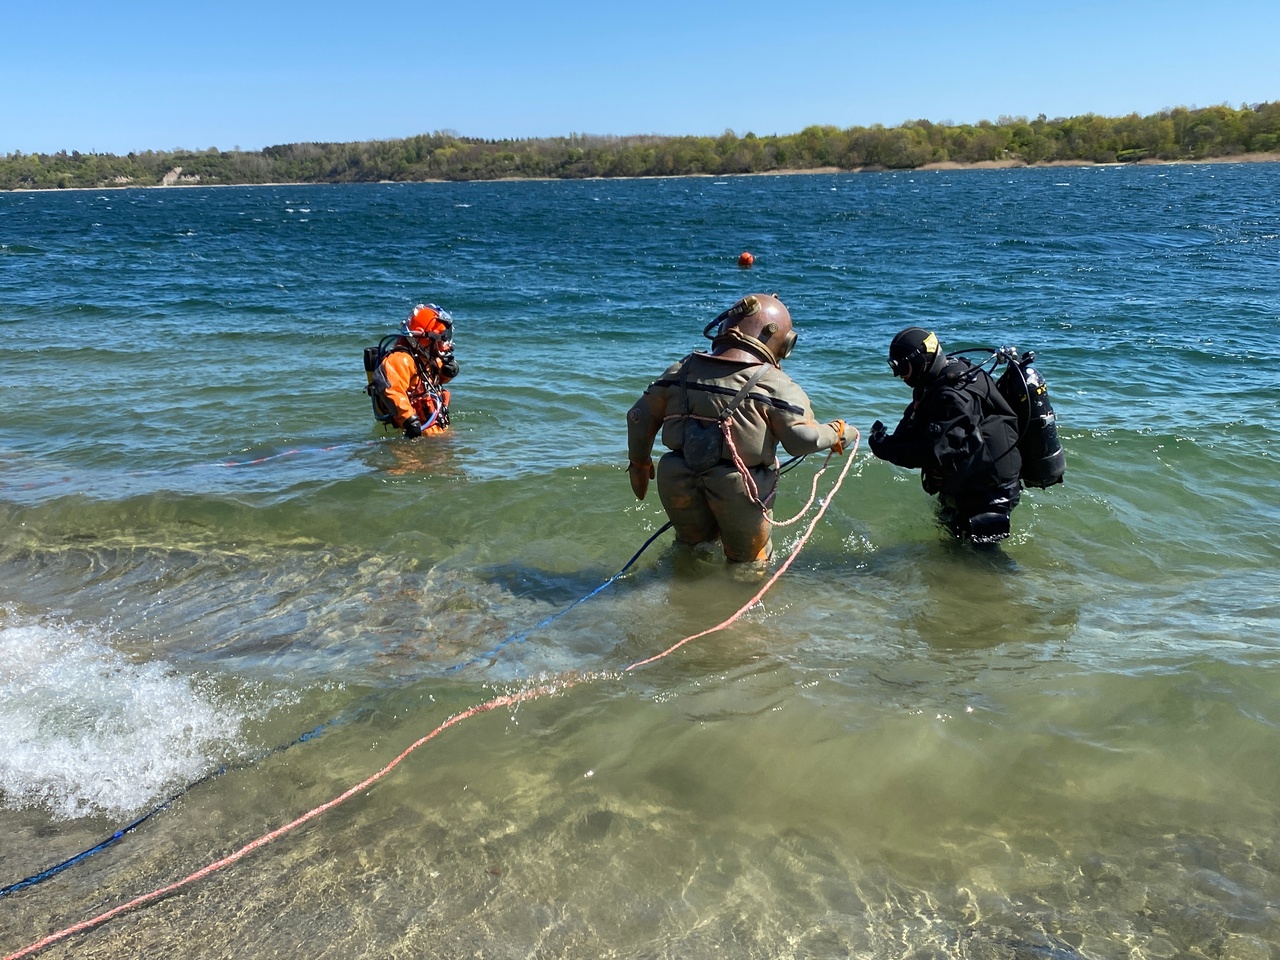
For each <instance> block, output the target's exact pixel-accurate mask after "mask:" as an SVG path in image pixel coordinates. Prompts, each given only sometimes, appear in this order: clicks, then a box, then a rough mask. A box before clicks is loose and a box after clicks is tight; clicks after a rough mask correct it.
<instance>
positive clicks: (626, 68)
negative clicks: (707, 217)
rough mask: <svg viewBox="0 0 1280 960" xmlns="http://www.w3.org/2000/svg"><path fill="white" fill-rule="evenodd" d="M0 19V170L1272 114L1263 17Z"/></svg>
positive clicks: (1075, 8) (381, 8)
mask: <svg viewBox="0 0 1280 960" xmlns="http://www.w3.org/2000/svg"><path fill="white" fill-rule="evenodd" d="M11 13H12V11H11ZM4 20H5V27H4V30H5V34H6V36H5V39H4V41H3V44H0V51H2V52H0V90H2V91H3V92H0V155H2V154H9V153H12V152H14V151H22V152H24V153H31V152H45V153H49V152H54V151H57V150H64V149H65V150H79V151H81V152H84V153H88V152H99V153H127V152H129V151H131V150H146V149H154V150H171V149H174V148H178V147H182V148H189V149H204V148H207V147H218V148H219V149H223V150H229V149H233V148H235V147H240V148H242V149H245V150H257V149H261V148H262V147H264V146H269V145H271V144H275V143H292V142H298V141H307V140H315V141H356V140H382V139H394V138H398V137H406V136H412V135H414V134H418V133H428V132H431V131H436V130H448V131H452V132H454V133H458V134H461V135H464V136H473V137H486V138H505V137H540V136H564V135H567V134H570V133H589V134H617V135H625V134H644V133H657V134H670V135H681V134H698V135H710V136H716V135H719V134H720V133H722V132H723V131H725V130H733V131H734V132H736V133H738V134H739V135H741V134H744V133H747V132H754V133H757V134H760V135H767V134H774V133H777V134H786V133H795V132H797V131H799V130H802V129H803V128H804V127H806V126H808V125H810V124H831V125H835V126H838V127H850V126H866V125H870V124H873V123H881V124H884V125H886V126H896V125H897V124H900V123H902V122H903V121H905V120H910V119H919V118H923V119H928V120H933V121H936V122H954V123H966V122H969V123H972V122H976V121H978V120H983V119H987V120H992V121H995V120H997V119H998V118H999V117H1000V116H1001V115H1008V116H1020V115H1021V116H1027V117H1034V116H1036V115H1037V114H1040V113H1043V114H1045V115H1046V116H1048V117H1050V118H1053V117H1059V116H1073V115H1077V114H1083V113H1098V114H1103V115H1106V116H1118V115H1124V114H1128V113H1133V112H1137V113H1140V114H1143V115H1146V114H1150V113H1155V112H1158V111H1160V110H1162V109H1165V108H1167V107H1175V106H1186V107H1193V106H1200V107H1204V106H1210V105H1213V104H1220V103H1227V104H1230V105H1231V106H1233V107H1238V106H1240V104H1242V103H1246V102H1248V103H1254V102H1258V101H1267V100H1278V99H1280V54H1277V52H1276V51H1277V49H1280V47H1278V41H1277V37H1280V2H1276V0H1219V2H1217V3H1204V2H1203V0H1201V2H1197V3H1191V2H1187V0H1160V2H1155V0H1152V2H1147V0H1141V2H1127V0H1105V2H1094V0H1082V2H1056V3H1048V2H1037V0H1024V2H1020V3H1019V2H1008V0H1003V2H988V0H966V2H958V0H948V2H934V0H915V2H910V3H903V2H896V3H895V2H893V0H882V2H877V3H864V2H862V0H811V2H806V0H791V2H787V0H775V2H758V0H739V2H734V3H714V4H712V3H701V2H698V0H684V2H673V0H650V2H645V3H617V2H609V0H597V2H592V3H587V2H579V0H548V2H546V3H543V4H538V3H534V2H528V0H525V2H507V0H470V2H465V0H463V2H453V3H448V4H445V3H439V2H435V0H419V2H407V0H380V2H378V3H362V2H360V0H347V2H343V3H336V2H332V0H315V2H312V3H307V4H302V3H296V2H293V0H285V2H272V0H259V2H257V3H249V2H245V0H226V2H208V3H184V2H173V3H159V2H150V0H122V2H120V3H117V4H109V3H103V2H101V0H66V2H58V3H40V2H35V3H30V4H27V5H24V6H23V8H22V12H21V16H16V15H8V16H6V17H5V18H4Z"/></svg>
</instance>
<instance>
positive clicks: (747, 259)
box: [738, 250, 756, 267]
mask: <svg viewBox="0 0 1280 960" xmlns="http://www.w3.org/2000/svg"><path fill="white" fill-rule="evenodd" d="M755 262H756V258H755V257H753V256H752V255H751V254H750V253H748V252H747V251H745V250H744V251H743V252H742V253H740V254H738V266H740V267H749V266H751V265H752V264H753V263H755Z"/></svg>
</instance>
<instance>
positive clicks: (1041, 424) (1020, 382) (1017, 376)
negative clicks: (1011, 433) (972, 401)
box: [996, 347, 1067, 488]
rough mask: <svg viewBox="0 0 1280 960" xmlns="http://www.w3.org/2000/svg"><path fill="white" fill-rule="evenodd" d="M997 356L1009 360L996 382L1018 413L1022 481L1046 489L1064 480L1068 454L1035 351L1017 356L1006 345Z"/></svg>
mask: <svg viewBox="0 0 1280 960" xmlns="http://www.w3.org/2000/svg"><path fill="white" fill-rule="evenodd" d="M997 357H999V358H1001V359H1004V360H1008V361H1009V365H1008V367H1006V368H1005V371H1004V373H1002V374H1001V375H1000V379H999V380H997V381H996V389H998V390H999V391H1000V395H1001V396H1003V397H1004V398H1005V400H1007V401H1009V406H1011V407H1013V409H1014V410H1015V411H1016V412H1017V414H1018V452H1019V453H1021V454H1022V482H1023V484H1025V485H1026V486H1028V487H1041V488H1044V487H1051V486H1053V485H1054V484H1055V483H1061V482H1062V477H1063V474H1065V473H1066V470H1067V455H1066V453H1064V452H1063V450H1062V443H1061V442H1060V441H1059V440H1058V419H1057V417H1056V416H1055V415H1054V412H1053V406H1052V405H1051V404H1050V403H1049V388H1048V386H1047V385H1046V384H1045V382H1044V377H1042V376H1040V374H1039V372H1038V371H1037V370H1036V369H1035V368H1034V367H1032V366H1031V363H1032V361H1034V360H1035V358H1036V355H1035V353H1033V352H1032V351H1027V352H1026V353H1024V354H1023V355H1022V356H1018V352H1017V351H1016V350H1014V349H1013V348H1012V347H1003V348H1001V349H1000V350H999V351H997Z"/></svg>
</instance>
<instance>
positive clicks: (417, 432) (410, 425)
mask: <svg viewBox="0 0 1280 960" xmlns="http://www.w3.org/2000/svg"><path fill="white" fill-rule="evenodd" d="M404 435H405V436H406V437H407V438H408V439H410V440H412V439H414V438H415V437H420V436H422V421H421V420H419V419H418V418H417V417H410V418H409V419H408V420H406V421H405V422H404Z"/></svg>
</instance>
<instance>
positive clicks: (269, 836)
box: [5, 674, 592, 960]
mask: <svg viewBox="0 0 1280 960" xmlns="http://www.w3.org/2000/svg"><path fill="white" fill-rule="evenodd" d="M590 679H592V677H591V676H590V675H589V674H581V675H579V676H577V677H569V678H566V679H564V680H562V681H561V682H560V683H558V684H548V685H544V686H540V687H530V688H529V689H527V690H522V691H520V692H519V693H513V694H508V695H506V696H501V697H494V698H493V699H492V700H486V701H485V702H484V703H480V704H476V705H475V706H473V707H469V708H467V709H466V710H463V711H462V712H461V713H455V714H454V715H453V716H451V717H450V718H449V719H447V720H445V721H444V723H442V724H440V726H438V727H436V728H435V729H434V730H432V731H431V732H430V733H428V734H427V735H426V736H424V737H421V738H420V739H418V740H415V741H414V742H413V743H412V744H410V745H409V746H408V747H406V748H405V749H404V751H402V752H401V753H400V755H399V756H398V757H396V758H395V759H394V760H392V761H391V762H390V763H388V764H387V765H386V766H385V767H383V768H382V769H381V770H379V771H378V772H377V773H375V774H373V775H372V776H370V777H367V778H366V779H364V780H362V781H360V782H359V783H357V784H356V785H355V786H354V787H351V788H350V789H349V790H347V791H345V792H344V793H341V794H339V795H338V796H336V797H334V798H333V799H332V800H330V801H328V802H327V803H322V804H321V805H320V806H318V807H315V808H314V809H311V810H308V811H307V812H306V813H304V814H303V815H302V816H300V817H298V818H297V819H296V820H291V821H290V822H289V823H286V824H285V825H284V826H282V827H277V828H276V829H275V830H272V831H271V832H270V833H264V834H263V835H262V836H260V837H258V838H257V839H256V840H252V841H250V842H249V843H246V844H245V845H244V846H243V847H241V848H240V849H239V850H236V851H235V852H234V853H231V854H229V855H228V856H226V857H223V858H222V859H221V860H217V861H215V862H213V863H211V864H209V865H208V866H205V867H201V868H200V869H199V870H197V871H196V872H195V873H193V874H190V875H189V876H186V877H183V878H182V879H181V880H178V881H176V882H174V883H170V884H168V885H166V886H163V887H159V888H157V889H155V890H152V891H151V892H150V893H144V894H142V896H139V897H134V899H132V900H130V901H129V902H128V903H122V904H120V906H118V907H113V908H112V909H110V910H107V911H106V912H105V913H100V914H98V915H97V916H96V917H93V918H91V919H89V920H84V921H81V922H80V923H75V924H72V925H71V926H69V927H66V928H65V929H63V930H59V931H58V932H57V933H51V934H49V936H47V937H45V938H44V939H43V940H38V941H37V942H35V943H33V944H31V945H30V946H29V947H24V948H23V949H21V950H19V951H18V952H17V953H11V954H9V955H8V956H7V957H5V960H20V958H21V957H27V956H30V955H31V954H33V953H36V952H37V951H39V950H43V949H44V948H45V947H47V946H50V945H52V944H55V943H57V942H58V941H59V940H65V939H66V938H67V937H70V936H72V935H74V934H77V933H83V932H84V931H86V930H92V929H93V928H94V927H98V926H101V925H102V924H104V923H106V922H107V921H108V920H112V919H114V918H116V917H118V916H119V915H120V914H122V913H127V912H129V911H130V910H134V909H136V908H138V907H141V906H144V905H145V904H148V903H151V902H152V901H155V900H159V899H160V898H161V897H164V896H168V895H169V894H171V893H175V892H176V891H178V890H181V889H182V888H183V887H186V886H189V885H190V884H193V883H195V882H196V881H197V880H202V879H204V878H205V877H207V876H209V875H210V874H211V873H216V872H217V871H219V870H221V869H223V868H224V867H229V866H231V864H233V863H236V862H237V861H239V860H243V859H244V858H245V857H247V856H248V855H249V854H251V853H253V851H255V850H257V849H259V848H260V847H265V846H266V845H267V844H269V843H271V842H272V841H274V840H276V839H277V838H279V837H282V836H284V835H285V834H286V833H290V832H291V831H293V830H296V829H297V828H298V827H300V826H302V825H303V824H304V823H306V822H308V821H309V820H314V819H315V818H316V817H318V816H320V814H322V813H324V812H326V811H327V810H332V809H333V808H334V807H336V806H338V805H339V804H340V803H345V802H346V801H347V800H349V799H351V798H352V797H353V796H355V795H356V794H357V793H360V792H361V791H363V790H366V789H368V788H369V787H371V786H373V784H375V783H377V782H378V781H379V780H381V779H382V778H383V777H385V776H386V775H387V774H389V773H390V772H391V771H392V770H394V769H395V768H396V767H397V766H399V764H400V761H402V760H403V759H404V758H405V757H407V756H409V754H411V753H413V751H415V750H417V749H418V748H419V747H420V746H422V745H423V744H424V743H426V742H427V741H429V740H434V739H435V738H436V737H437V736H439V735H440V734H441V733H443V732H444V731H445V730H448V729H449V728H450V727H452V726H455V725H457V724H459V723H461V722H462V721H463V720H467V719H470V718H471V717H474V716H476V715H477V714H481V713H488V712H489V711H490V710H494V709H497V708H498V707H505V706H511V705H513V704H517V703H522V702H524V701H525V700H534V699H536V698H538V697H544V696H548V695H550V694H553V693H558V692H560V691H561V690H567V689H569V688H570V687H573V686H576V685H577V684H579V683H583V682H584V681H586V680H590Z"/></svg>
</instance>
